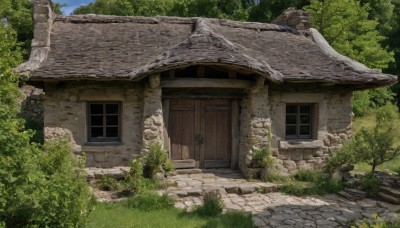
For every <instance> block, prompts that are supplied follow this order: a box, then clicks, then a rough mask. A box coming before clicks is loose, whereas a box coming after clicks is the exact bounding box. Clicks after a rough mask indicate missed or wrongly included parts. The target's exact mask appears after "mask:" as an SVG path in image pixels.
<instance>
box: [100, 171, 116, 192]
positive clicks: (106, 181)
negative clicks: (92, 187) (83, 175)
mask: <svg viewBox="0 0 400 228" xmlns="http://www.w3.org/2000/svg"><path fill="white" fill-rule="evenodd" d="M97 187H98V188H99V189H100V190H103V191H118V190H120V189H121V185H120V184H119V183H118V181H117V180H116V179H115V178H114V177H112V176H111V175H109V174H107V175H104V176H103V177H102V178H101V180H100V181H99V182H97Z"/></svg>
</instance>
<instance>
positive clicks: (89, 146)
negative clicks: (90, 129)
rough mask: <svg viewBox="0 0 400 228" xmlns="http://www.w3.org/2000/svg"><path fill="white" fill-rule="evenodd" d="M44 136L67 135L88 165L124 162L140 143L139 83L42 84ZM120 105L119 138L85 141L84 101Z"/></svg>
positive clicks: (141, 115) (111, 165) (141, 106)
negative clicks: (115, 140) (96, 141)
mask: <svg viewBox="0 0 400 228" xmlns="http://www.w3.org/2000/svg"><path fill="white" fill-rule="evenodd" d="M45 91H46V95H45V101H44V107H45V116H44V123H45V138H46V139H49V138H53V137H57V136H61V135H68V136H69V137H70V138H71V142H72V144H73V149H74V152H75V153H79V154H80V153H81V152H84V153H85V155H86V160H87V163H86V165H87V166H89V167H114V166H121V165H128V163H129V161H130V160H132V159H133V158H134V157H135V156H137V155H139V154H140V150H141V146H142V145H141V144H142V140H141V138H142V120H143V86H142V84H141V83H133V82H62V83H58V84H51V83H46V86H45ZM90 101H118V102H120V103H121V105H122V114H121V121H122V124H121V142H120V143H88V142H87V102H90Z"/></svg>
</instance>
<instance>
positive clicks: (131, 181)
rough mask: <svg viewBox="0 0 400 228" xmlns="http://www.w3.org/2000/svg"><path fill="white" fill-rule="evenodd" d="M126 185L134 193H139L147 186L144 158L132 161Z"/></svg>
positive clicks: (126, 177) (126, 176)
mask: <svg viewBox="0 0 400 228" xmlns="http://www.w3.org/2000/svg"><path fill="white" fill-rule="evenodd" d="M124 185H125V189H126V190H129V191H130V192H132V193H138V192H140V191H142V190H143V189H144V188H145V186H144V185H145V184H144V177H143V165H142V159H140V158H137V159H134V160H132V161H131V162H130V170H129V173H128V174H127V175H125V184H124Z"/></svg>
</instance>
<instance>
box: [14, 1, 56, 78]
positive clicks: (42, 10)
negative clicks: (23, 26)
mask: <svg viewBox="0 0 400 228" xmlns="http://www.w3.org/2000/svg"><path fill="white" fill-rule="evenodd" d="M32 4H33V40H32V43H31V47H32V48H31V55H30V57H29V61H27V62H25V63H23V64H21V65H20V66H18V67H17V70H18V71H19V72H20V74H21V75H22V76H26V77H29V74H30V72H31V71H33V70H35V69H37V68H38V67H39V66H40V64H41V63H42V62H43V61H44V60H45V59H46V58H47V54H48V53H49V51H50V34H51V27H52V25H53V19H54V17H55V15H54V13H53V3H52V2H51V0H32Z"/></svg>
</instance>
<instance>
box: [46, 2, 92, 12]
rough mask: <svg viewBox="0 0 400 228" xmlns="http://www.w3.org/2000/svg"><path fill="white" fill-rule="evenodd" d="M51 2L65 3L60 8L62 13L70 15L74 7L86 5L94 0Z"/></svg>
mask: <svg viewBox="0 0 400 228" xmlns="http://www.w3.org/2000/svg"><path fill="white" fill-rule="evenodd" d="M53 2H57V3H61V4H65V5H66V6H64V7H63V8H62V9H61V10H62V11H63V12H64V15H70V14H71V13H72V11H74V9H76V8H78V7H79V6H81V5H87V4H89V3H90V2H94V0H53Z"/></svg>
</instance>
